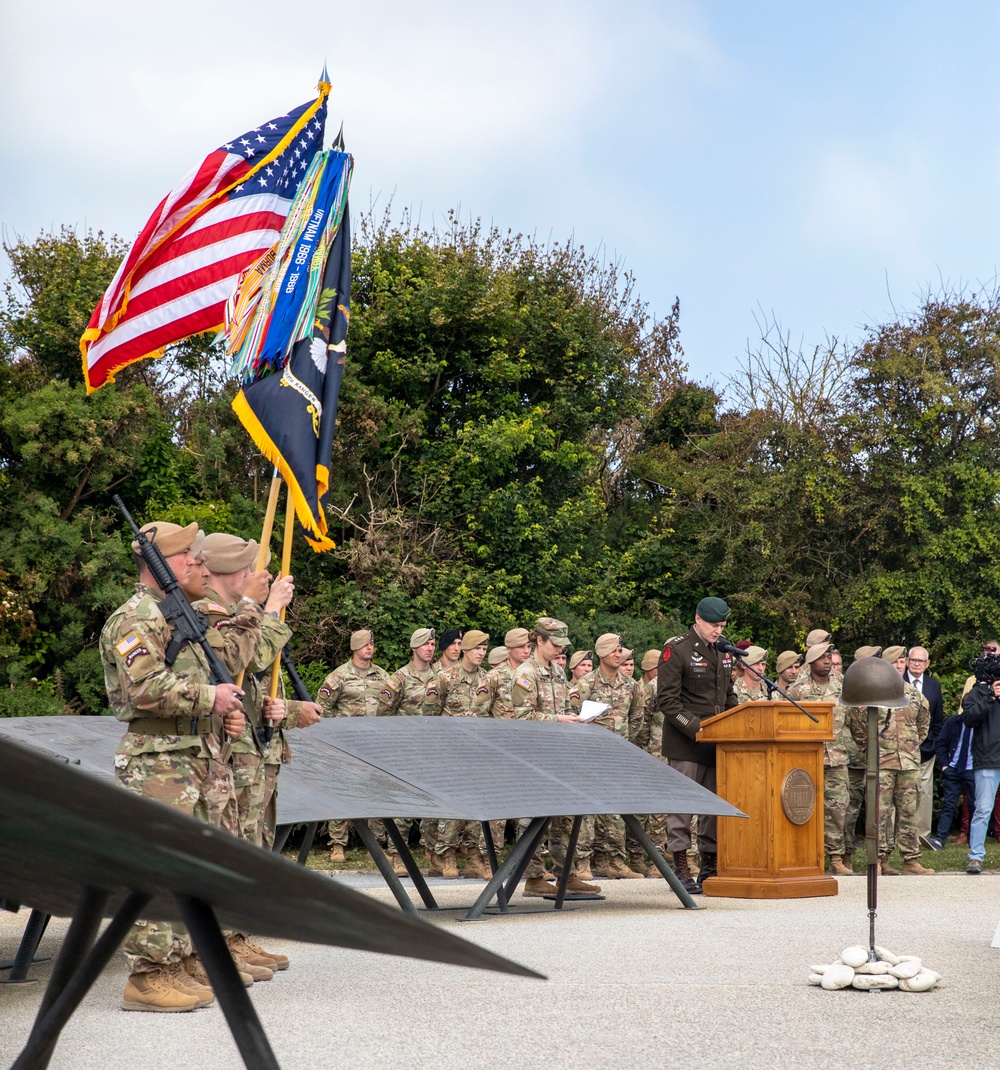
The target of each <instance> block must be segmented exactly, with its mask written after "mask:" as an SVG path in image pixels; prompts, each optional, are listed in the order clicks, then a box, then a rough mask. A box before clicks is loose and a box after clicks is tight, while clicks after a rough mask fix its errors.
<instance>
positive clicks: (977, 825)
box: [962, 649, 1000, 873]
mask: <svg viewBox="0 0 1000 1070" xmlns="http://www.w3.org/2000/svg"><path fill="white" fill-rule="evenodd" d="M972 667H973V670H974V671H975V677H976V682H975V684H974V685H973V686H972V688H971V689H970V691H969V692H968V694H967V695H966V696H965V698H964V699H963V700H962V721H963V722H964V723H965V724H966V725H967V726H968V727H969V728H974V729H975V730H976V731H975V735H974V736H973V739H972V770H973V776H974V777H975V781H976V810H975V813H974V814H973V816H972V823H971V825H970V826H969V864H968V865H967V866H966V868H965V872H966V873H982V871H983V856H984V855H985V854H986V829H987V826H988V824H989V820H990V814H992V813H993V803H994V800H995V799H996V794H997V787H998V786H1000V702H998V701H997V700H998V699H1000V656H998V655H997V653H996V652H995V651H993V650H987V649H984V650H983V653H982V654H981V655H980V657H978V658H976V659H975V661H974V662H973V663H972Z"/></svg>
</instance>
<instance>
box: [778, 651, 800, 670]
mask: <svg viewBox="0 0 1000 1070" xmlns="http://www.w3.org/2000/svg"><path fill="white" fill-rule="evenodd" d="M801 660H802V655H801V654H800V653H799V652H798V651H797V650H782V652H781V653H780V654H779V655H778V660H777V661H776V662H775V663H774V671H775V672H778V673H781V672H784V671H785V669H790V668H791V667H792V666H793V665H795V664H797V663H798V662H800V661H801Z"/></svg>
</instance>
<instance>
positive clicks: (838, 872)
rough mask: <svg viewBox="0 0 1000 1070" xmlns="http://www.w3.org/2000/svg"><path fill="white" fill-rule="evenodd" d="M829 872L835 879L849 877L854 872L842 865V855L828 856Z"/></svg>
mask: <svg viewBox="0 0 1000 1070" xmlns="http://www.w3.org/2000/svg"><path fill="white" fill-rule="evenodd" d="M830 872H831V873H832V874H833V875H834V876H835V877H849V876H850V875H851V874H852V873H853V872H854V870H853V869H850V868H848V867H847V866H845V865H844V856H843V855H830Z"/></svg>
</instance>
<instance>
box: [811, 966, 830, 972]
mask: <svg viewBox="0 0 1000 1070" xmlns="http://www.w3.org/2000/svg"><path fill="white" fill-rule="evenodd" d="M829 968H830V967H829V966H810V967H809V972H810V973H826V971H827V970H828V969H829Z"/></svg>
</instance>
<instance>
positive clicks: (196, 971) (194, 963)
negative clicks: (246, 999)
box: [181, 955, 253, 989]
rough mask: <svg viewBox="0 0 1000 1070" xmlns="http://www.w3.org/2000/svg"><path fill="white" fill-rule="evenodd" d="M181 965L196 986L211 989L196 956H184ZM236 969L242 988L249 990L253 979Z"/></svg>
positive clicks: (199, 960) (206, 975)
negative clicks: (195, 982) (196, 983)
mask: <svg viewBox="0 0 1000 1070" xmlns="http://www.w3.org/2000/svg"><path fill="white" fill-rule="evenodd" d="M181 965H182V966H183V967H184V970H185V971H186V972H187V974H188V976H190V977H192V978H194V980H195V981H197V982H198V984H200V985H203V986H204V987H205V988H209V989H210V988H211V987H212V983H211V981H209V979H208V974H207V973H206V972H205V967H204V966H203V965H202V962H201V959H199V958H198V956H197V955H185V956H184V958H182V959H181ZM236 968H237V970H239V974H240V980H241V981H242V982H243V987H244V988H249V987H250V986H251V985H252V984H253V978H252V977H251V976H250V974H248V973H244V972H243V971H242V970H240V969H239V966H237V967H236Z"/></svg>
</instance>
